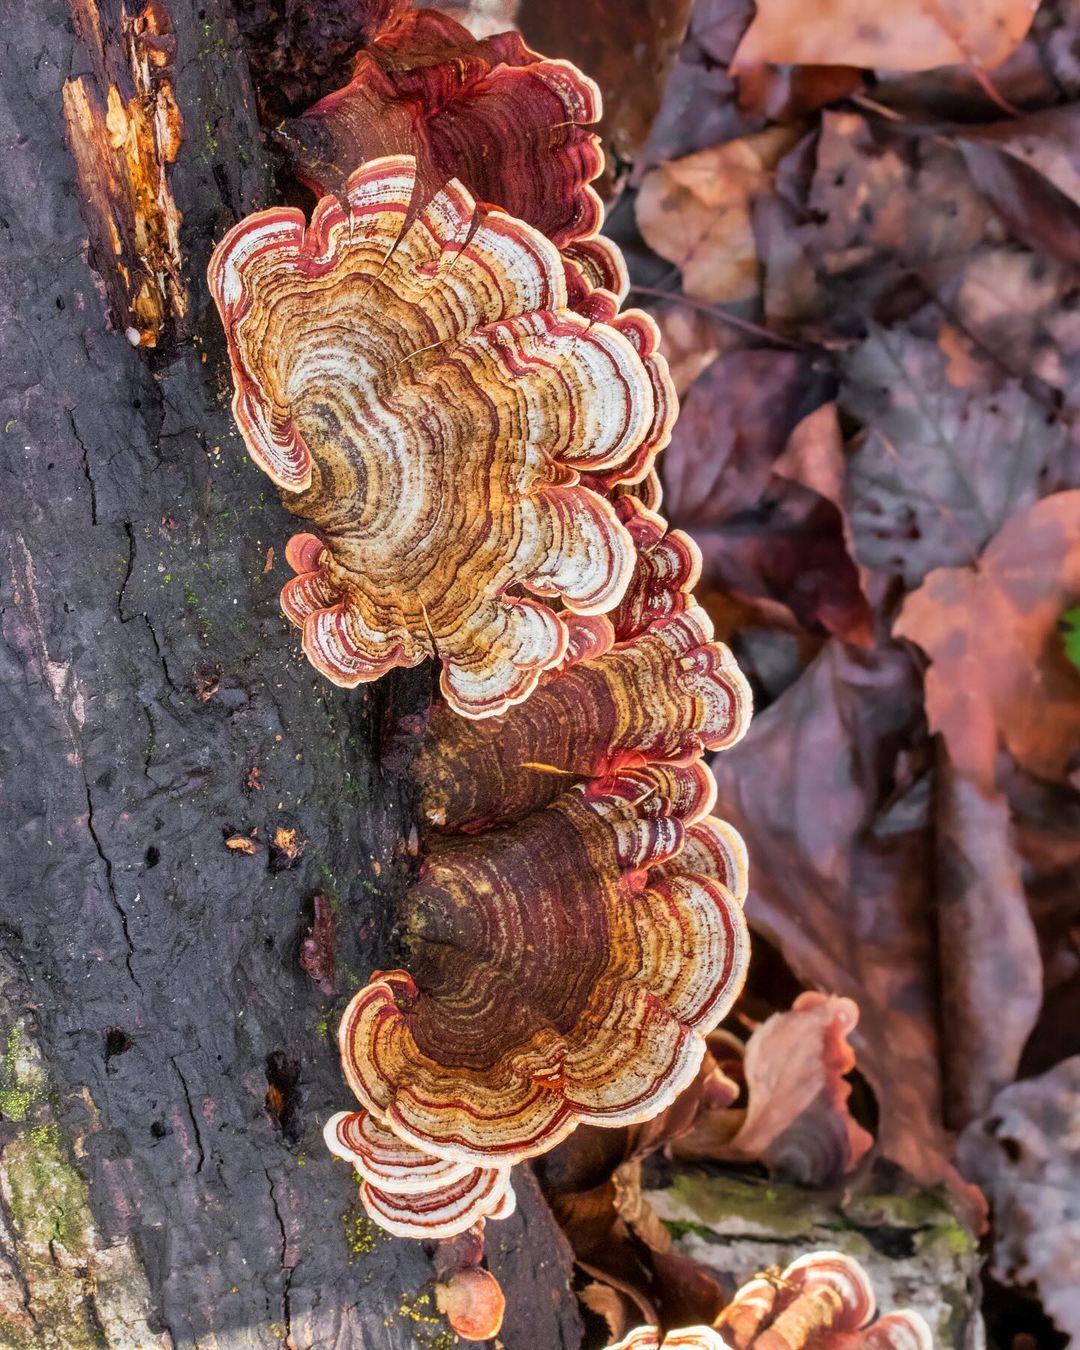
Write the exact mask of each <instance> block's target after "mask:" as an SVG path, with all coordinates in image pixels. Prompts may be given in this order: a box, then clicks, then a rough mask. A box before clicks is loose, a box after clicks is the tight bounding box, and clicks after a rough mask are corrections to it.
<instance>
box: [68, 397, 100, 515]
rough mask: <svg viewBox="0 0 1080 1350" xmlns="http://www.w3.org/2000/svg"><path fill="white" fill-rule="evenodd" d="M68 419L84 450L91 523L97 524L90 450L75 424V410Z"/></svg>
mask: <svg viewBox="0 0 1080 1350" xmlns="http://www.w3.org/2000/svg"><path fill="white" fill-rule="evenodd" d="M68 421H69V422H70V423H71V434H72V435H73V436H74V437H75V441H76V444H77V445H78V447H79V449H80V450H81V451H82V471H83V477H84V478H85V479H86V481H87V483H88V484H89V487H90V524H91V525H96V524H97V523H98V514H97V488H96V487H95V485H94V475H93V473H91V471H90V451H89V450H88V449H87V448H86V446H85V445H84V444H83V438H82V437H81V436H80V435H79V428H78V427H77V426H76V424H75V414H74V413H73V412H69V413H68Z"/></svg>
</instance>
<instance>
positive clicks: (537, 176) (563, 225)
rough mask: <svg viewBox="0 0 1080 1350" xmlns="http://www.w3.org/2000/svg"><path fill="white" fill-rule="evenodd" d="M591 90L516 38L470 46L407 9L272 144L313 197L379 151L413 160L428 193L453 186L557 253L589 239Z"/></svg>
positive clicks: (440, 21)
mask: <svg viewBox="0 0 1080 1350" xmlns="http://www.w3.org/2000/svg"><path fill="white" fill-rule="evenodd" d="M599 116H600V93H599V90H598V89H597V87H596V85H595V84H594V83H593V82H592V80H590V79H588V78H587V77H586V76H585V75H583V74H582V73H581V71H580V70H578V69H577V68H576V67H574V66H572V65H571V64H570V63H569V62H567V61H548V60H545V59H544V58H543V57H541V56H538V55H537V54H536V53H535V52H532V51H530V50H529V49H528V48H527V47H526V46H525V44H524V43H523V42H522V40H521V35H520V34H519V33H516V32H510V33H500V34H498V35H497V36H495V37H490V38H485V39H483V40H481V41H477V40H476V39H475V38H473V37H472V35H471V34H470V33H469V32H468V30H467V29H465V28H462V26H461V25H460V24H458V23H455V22H454V20H453V19H450V18H448V17H447V16H446V15H445V14H440V13H437V12H436V11H434V10H416V11H413V12H410V13H408V14H406V15H404V16H403V17H402V18H401V19H400V20H398V21H397V22H396V23H392V24H390V25H388V26H387V27H386V28H384V29H383V31H382V32H380V33H379V34H378V35H377V37H376V39H375V41H374V42H372V43H371V44H370V45H369V46H368V47H367V48H366V49H365V50H364V51H362V52H361V53H360V54H359V56H358V57H357V60H356V65H355V67H354V70H353V76H352V79H351V80H350V82H349V83H348V84H347V85H346V86H345V87H344V88H342V89H339V90H337V91H335V92H334V93H332V94H329V95H327V97H325V98H324V99H322V100H321V101H320V102H318V103H317V104H315V106H314V107H312V108H310V109H309V110H308V111H307V112H306V113H305V114H304V115H303V116H302V117H300V118H297V119H295V120H293V121H291V122H288V123H286V124H285V126H284V127H283V128H282V139H283V140H284V143H285V145H286V146H287V148H288V149H289V151H290V152H291V154H292V156H293V159H294V166H295V168H296V172H297V174H298V175H299V176H300V177H301V178H303V179H304V181H305V182H307V183H308V184H309V186H311V187H312V188H313V189H314V190H315V192H316V193H320V194H321V193H324V192H343V191H344V190H345V185H346V182H347V180H348V178H349V175H350V174H351V173H352V172H353V171H354V170H355V169H357V168H359V167H360V165H361V164H363V163H365V162H366V161H369V160H372V159H377V158H379V157H380V156H385V155H396V154H409V155H414V156H415V157H416V159H417V162H418V166H419V175H420V180H421V183H422V184H423V186H424V187H425V189H426V190H427V191H429V192H434V191H436V190H438V189H439V188H440V187H441V186H442V184H443V183H445V182H446V181H447V179H450V178H457V179H460V180H461V182H463V183H464V184H465V186H466V187H467V188H468V189H469V191H470V192H471V193H472V194H473V196H474V197H476V199H477V200H478V201H484V202H497V203H498V204H499V205H500V206H502V207H503V208H504V209H505V210H507V211H509V212H511V213H512V214H513V215H516V216H519V217H520V218H521V219H522V220H527V221H528V222H529V223H530V224H531V225H534V226H536V228H537V229H538V230H540V231H541V232H542V233H543V234H545V235H547V237H548V238H549V239H551V240H552V241H553V242H554V243H555V244H556V245H557V246H558V247H562V246H563V245H565V244H569V243H570V242H571V241H573V240H577V239H581V238H584V237H587V236H589V235H591V234H593V233H594V232H595V231H596V229H597V227H598V226H599V224H600V220H601V216H602V207H601V204H600V199H599V197H597V195H596V193H595V192H594V191H593V189H592V188H590V187H589V183H590V182H591V181H592V179H594V178H595V177H596V176H597V174H599V172H600V170H601V168H602V167H603V154H602V152H601V150H600V145H599V141H598V139H597V137H596V136H595V135H594V134H593V133H592V132H590V131H588V130H587V128H588V126H589V125H590V124H592V123H593V122H595V121H596V120H597V119H598V118H599Z"/></svg>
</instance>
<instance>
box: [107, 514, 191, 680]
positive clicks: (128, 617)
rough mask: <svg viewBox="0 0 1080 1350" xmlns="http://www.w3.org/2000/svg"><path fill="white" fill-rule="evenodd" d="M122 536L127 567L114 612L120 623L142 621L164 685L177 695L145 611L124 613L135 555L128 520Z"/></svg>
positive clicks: (133, 538) (133, 532)
mask: <svg viewBox="0 0 1080 1350" xmlns="http://www.w3.org/2000/svg"><path fill="white" fill-rule="evenodd" d="M124 534H125V536H126V537H127V541H128V556H127V567H126V569H125V571H124V579H123V581H122V582H121V583H120V590H119V592H118V593H117V596H116V612H117V613H118V614H119V615H120V622H121V623H131V621H132V620H133V619H142V621H143V623H145V624H146V629H147V632H148V633H149V634H150V641H151V642H152V643H153V644H154V652H155V653H156V655H157V659H158V661H159V663H160V665H161V672H162V674H163V675H164V676H165V683H166V684H167V685H168V686H169V688H170V689H171V690H172V691H173V693H174V694H176V693H179V690H178V689H177V687H176V685H175V684H174V683H173V677H172V675H171V674H170V673H169V663H168V662H167V661H166V660H165V653H164V651H163V650H162V647H161V643H160V642H159V641H158V635H157V630H156V629H155V628H154V625H153V623H152V622H151V621H150V615H149V614H147V612H146V610H145V609H144V610H140V611H139V613H138V614H125V613H124V595H125V593H126V591H127V587H128V582H129V581H130V580H131V574H132V572H134V570H135V553H136V544H135V531H134V529H133V528H132V525H131V521H130V520H125V521H124Z"/></svg>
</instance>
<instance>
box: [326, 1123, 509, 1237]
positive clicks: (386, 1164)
mask: <svg viewBox="0 0 1080 1350" xmlns="http://www.w3.org/2000/svg"><path fill="white" fill-rule="evenodd" d="M323 1137H324V1138H325V1140H326V1146H327V1148H329V1150H330V1152H331V1153H333V1154H335V1155H336V1156H337V1157H339V1158H344V1159H345V1161H346V1162H348V1163H351V1164H352V1166H353V1168H354V1169H355V1171H356V1174H357V1177H358V1179H359V1182H360V1203H361V1204H362V1205H363V1206H364V1209H365V1210H366V1211H367V1213H368V1215H369V1216H370V1217H371V1218H372V1219H373V1220H374V1221H375V1223H377V1224H378V1225H379V1226H380V1227H381V1228H385V1229H386V1230H387V1232H390V1233H393V1234H395V1235H396V1236H397V1237H411V1238H448V1237H454V1236H455V1235H457V1234H458V1233H464V1232H465V1231H466V1230H467V1229H469V1228H471V1227H472V1226H473V1225H474V1224H476V1223H478V1222H479V1221H480V1220H481V1219H505V1218H507V1217H508V1216H509V1215H510V1214H512V1213H513V1212H514V1207H515V1199H514V1190H513V1187H512V1186H511V1184H510V1169H509V1168H508V1167H471V1166H469V1164H467V1163H458V1162H448V1161H447V1160H446V1159H445V1158H436V1157H433V1156H432V1155H431V1154H428V1153H422V1152H421V1151H420V1150H419V1149H415V1148H413V1147H412V1145H411V1144H407V1143H405V1141H404V1140H402V1139H399V1138H398V1137H397V1135H395V1134H393V1133H392V1132H391V1131H390V1130H388V1129H387V1128H386V1126H385V1125H382V1124H380V1123H379V1121H378V1120H376V1119H375V1118H374V1117H373V1116H371V1115H369V1114H368V1113H367V1112H366V1111H339V1112H338V1113H337V1115H335V1116H332V1117H331V1118H330V1119H329V1120H328V1121H327V1122H326V1128H325V1130H324V1131H323Z"/></svg>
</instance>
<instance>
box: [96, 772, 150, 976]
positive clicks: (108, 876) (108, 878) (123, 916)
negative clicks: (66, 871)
mask: <svg viewBox="0 0 1080 1350" xmlns="http://www.w3.org/2000/svg"><path fill="white" fill-rule="evenodd" d="M86 828H87V830H88V832H89V834H90V838H91V839H92V840H93V841H94V848H95V849H96V850H97V855H98V857H99V858H100V859H101V862H102V865H103V867H104V868H105V885H106V887H107V888H108V891H109V897H110V899H111V900H112V902H113V908H114V909H115V910H116V912H117V914H119V916H120V927H121V928H122V929H123V932H124V941H125V942H126V943H127V952H126V954H125V956H124V964H125V965H126V966H127V972H128V974H129V975H130V976H131V981H132V983H133V984H134V986H135V988H136V989H138V991H139V993H140V994H141V993H142V991H143V987H142V985H141V984H140V983H139V977H138V976H137V975H136V974H135V969H134V967H133V966H132V963H131V958H132V956H133V955H134V954H135V944H134V943H133V942H132V940H131V931H130V929H129V928H128V916H127V910H126V909H125V908H124V906H123V905H122V904H121V903H120V897H119V895H117V893H116V883H115V882H114V881H113V865H112V859H111V858H110V857H109V856H108V854H107V853H106V852H105V850H104V849H103V848H102V846H101V840H100V838H99V837H98V832H97V829H96V827H95V825H94V794H93V793H92V792H91V791H90V784H89V783H87V784H86Z"/></svg>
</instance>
